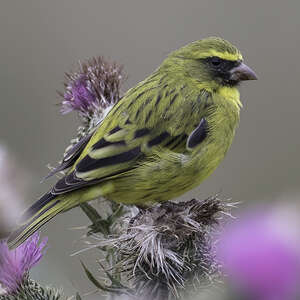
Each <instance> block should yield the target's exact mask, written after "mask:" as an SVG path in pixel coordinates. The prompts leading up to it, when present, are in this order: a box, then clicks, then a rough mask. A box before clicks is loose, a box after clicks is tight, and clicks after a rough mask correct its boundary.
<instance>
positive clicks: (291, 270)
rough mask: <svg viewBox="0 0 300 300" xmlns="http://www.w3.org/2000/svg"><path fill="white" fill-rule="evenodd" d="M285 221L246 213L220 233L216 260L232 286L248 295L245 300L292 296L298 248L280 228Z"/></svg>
mask: <svg viewBox="0 0 300 300" xmlns="http://www.w3.org/2000/svg"><path fill="white" fill-rule="evenodd" d="M269 211H270V209H269ZM286 223H287V222H286V220H283V219H281V220H280V218H279V219H278V217H276V218H275V216H274V215H272V214H262V213H249V215H247V216H244V217H243V218H241V220H240V221H236V222H234V223H233V224H231V226H229V228H228V229H227V230H226V231H224V233H223V236H221V240H220V243H219V250H218V256H219V259H220V261H221V262H222V264H223V266H224V271H225V273H226V274H227V275H228V276H229V282H230V283H231V285H232V287H233V289H234V290H239V291H241V292H242V293H244V294H245V293H247V294H248V295H250V296H251V298H247V299H251V300H252V299H255V300H283V299H284V300H291V299H296V298H295V293H296V292H297V284H298V282H299V280H300V251H299V248H298V246H295V243H293V241H291V240H290V236H289V233H288V232H286V231H284V227H286ZM295 240H296V237H295Z"/></svg>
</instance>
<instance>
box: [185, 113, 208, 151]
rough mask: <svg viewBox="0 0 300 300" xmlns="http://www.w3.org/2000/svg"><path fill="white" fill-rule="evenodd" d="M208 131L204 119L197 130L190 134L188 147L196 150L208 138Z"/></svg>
mask: <svg viewBox="0 0 300 300" xmlns="http://www.w3.org/2000/svg"><path fill="white" fill-rule="evenodd" d="M207 130H208V129H207V122H206V120H205V119H204V118H202V119H201V121H200V123H199V125H198V126H197V128H196V129H195V130H194V131H192V133H191V134H190V136H189V138H188V140H187V147H188V148H194V147H196V146H197V145H199V144H200V143H201V142H203V141H204V139H205V138H206V137H207Z"/></svg>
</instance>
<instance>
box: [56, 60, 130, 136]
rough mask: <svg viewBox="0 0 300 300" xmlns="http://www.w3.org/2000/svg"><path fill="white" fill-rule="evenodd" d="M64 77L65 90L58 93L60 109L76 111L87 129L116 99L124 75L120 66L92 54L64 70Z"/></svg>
mask: <svg viewBox="0 0 300 300" xmlns="http://www.w3.org/2000/svg"><path fill="white" fill-rule="evenodd" d="M65 78H66V82H65V83H64V86H65V91H64V92H63V93H62V92H59V95H60V96H61V97H62V103H61V112H62V113H63V114H66V113H69V112H71V111H76V112H78V114H79V116H80V117H81V120H82V122H83V125H84V127H85V129H86V130H87V131H88V130H90V129H93V128H94V127H95V126H96V125H97V124H98V123H99V122H100V121H101V120H102V119H103V117H104V116H105V114H106V113H107V112H108V110H109V109H110V108H111V107H112V106H113V105H114V104H115V103H116V102H118V101H119V99H120V85H121V83H122V80H123V79H124V75H123V68H122V67H121V66H119V65H117V64H116V63H110V62H108V61H106V60H104V58H103V57H94V58H92V59H89V60H87V61H86V62H84V63H81V62H79V69H78V70H77V71H75V72H71V73H66V74H65Z"/></svg>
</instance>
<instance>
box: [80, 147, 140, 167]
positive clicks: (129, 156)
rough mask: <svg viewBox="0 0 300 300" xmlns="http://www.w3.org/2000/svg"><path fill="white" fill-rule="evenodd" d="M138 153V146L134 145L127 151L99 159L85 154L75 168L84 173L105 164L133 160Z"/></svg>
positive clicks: (110, 164)
mask: <svg viewBox="0 0 300 300" xmlns="http://www.w3.org/2000/svg"><path fill="white" fill-rule="evenodd" d="M139 154H141V149H140V147H135V148H133V149H131V150H129V151H126V152H123V153H120V154H117V155H113V156H110V157H105V158H101V159H94V158H91V157H90V156H89V155H87V156H85V157H84V158H83V159H82V161H80V162H79V163H78V165H77V167H76V170H77V171H78V172H82V173H84V172H89V171H92V170H95V169H99V168H103V167H107V166H112V165H117V164H120V163H124V162H128V161H130V160H133V159H135V158H137V156H138V155H139Z"/></svg>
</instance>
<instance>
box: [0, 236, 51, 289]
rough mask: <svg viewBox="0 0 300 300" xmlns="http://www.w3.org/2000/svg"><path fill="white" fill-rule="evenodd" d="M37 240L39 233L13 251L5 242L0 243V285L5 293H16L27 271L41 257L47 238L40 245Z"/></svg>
mask: <svg viewBox="0 0 300 300" xmlns="http://www.w3.org/2000/svg"><path fill="white" fill-rule="evenodd" d="M39 239H40V236H39V233H35V234H34V235H33V236H32V237H31V238H29V239H28V240H27V241H25V242H24V243H23V244H22V245H21V246H19V247H18V248H16V249H14V250H9V249H8V247H7V244H6V242H5V241H1V242H0V283H1V285H2V287H3V288H4V289H5V290H6V291H7V292H9V293H13V292H15V291H17V290H18V288H19V287H20V286H21V285H22V283H23V281H24V280H25V279H26V278H27V276H28V272H29V270H30V269H31V268H32V267H33V266H35V265H36V264H37V263H38V262H39V261H40V260H41V258H42V257H43V255H44V252H45V246H46V244H47V238H44V239H43V240H42V241H41V243H39Z"/></svg>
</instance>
